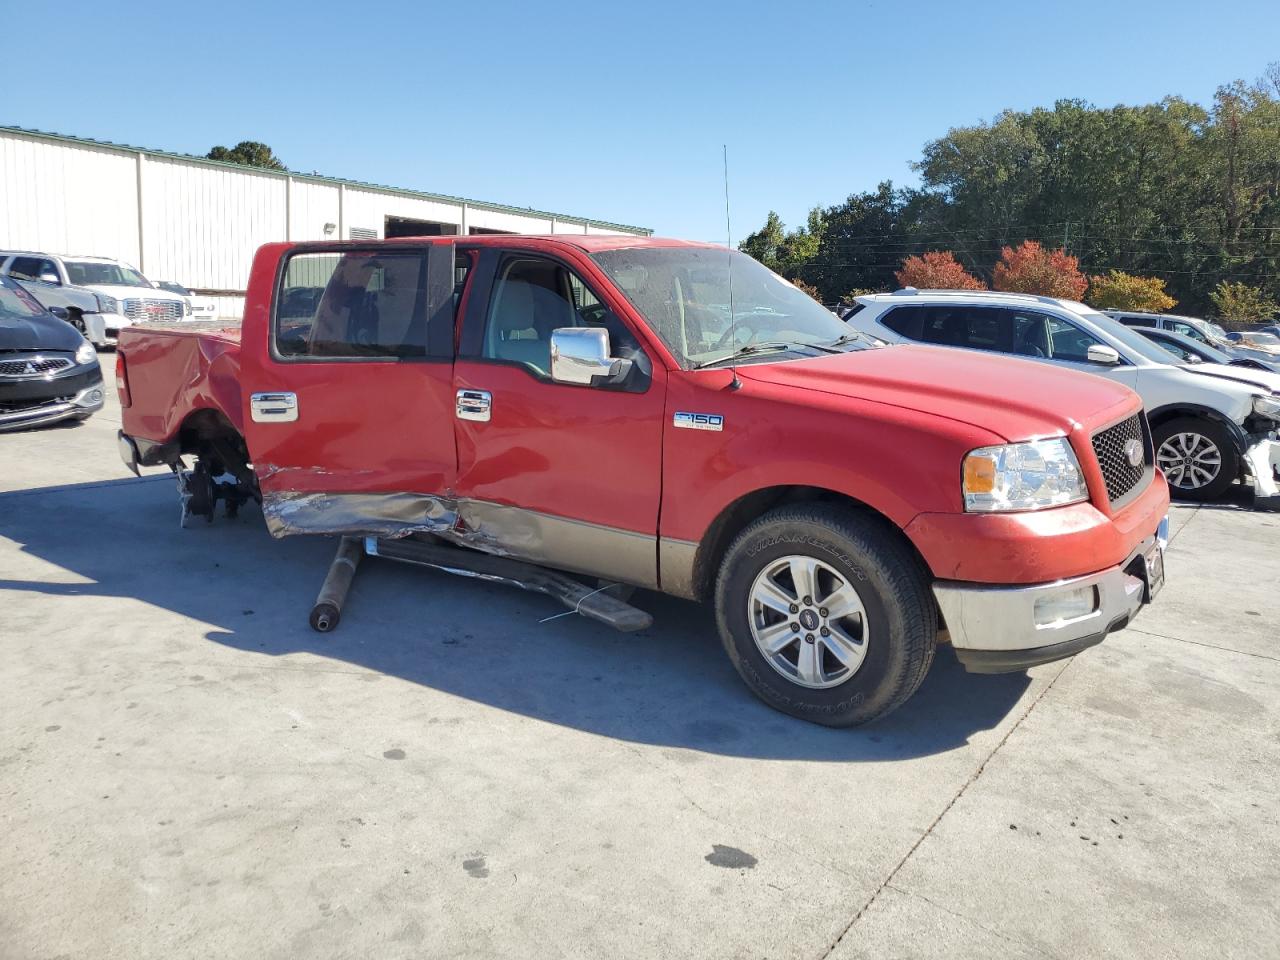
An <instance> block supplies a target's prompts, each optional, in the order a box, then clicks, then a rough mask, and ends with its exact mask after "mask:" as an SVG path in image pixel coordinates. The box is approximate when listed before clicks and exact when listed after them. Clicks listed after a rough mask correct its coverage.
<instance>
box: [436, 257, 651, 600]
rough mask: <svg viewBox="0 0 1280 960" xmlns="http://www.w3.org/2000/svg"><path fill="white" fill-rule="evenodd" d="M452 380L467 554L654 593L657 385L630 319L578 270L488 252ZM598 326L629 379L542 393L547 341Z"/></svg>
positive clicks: (547, 377)
mask: <svg viewBox="0 0 1280 960" xmlns="http://www.w3.org/2000/svg"><path fill="white" fill-rule="evenodd" d="M476 253H477V255H478V259H477V265H476V267H475V271H476V275H475V276H474V277H473V279H472V283H471V286H470V289H469V290H468V292H467V294H466V316H465V318H464V320H463V330H462V341H461V347H460V350H459V356H458V360H457V363H456V364H455V366H454V388H455V391H456V410H455V420H454V426H455V429H456V432H457V442H458V476H457V482H456V484H455V489H456V492H457V495H458V498H459V506H458V510H459V516H460V518H461V519H462V520H463V522H464V526H465V529H464V530H463V531H462V532H461V535H462V536H463V537H466V538H470V540H471V542H473V543H474V544H475V545H477V546H481V547H482V548H484V549H491V550H494V551H496V552H500V553H506V554H510V555H513V556H519V557H522V558H525V559H529V560H534V561H537V562H540V563H545V564H548V565H550V566H555V567H560V568H563V569H567V570H576V571H580V572H584V573H590V574H595V575H599V576H602V577H608V578H614V579H618V580H622V581H625V582H628V583H636V584H640V585H642V586H656V584H657V533H658V505H659V501H660V496H661V485H662V420H663V407H664V401H665V393H666V371H665V369H664V368H662V366H661V364H660V363H659V364H655V363H653V362H652V360H651V358H650V357H649V356H648V355H647V354H646V352H645V351H644V349H643V348H642V347H641V345H640V340H639V339H638V338H637V337H636V335H635V333H634V330H633V329H632V328H631V327H630V326H629V322H630V321H628V320H624V319H623V318H624V317H625V316H626V311H627V309H628V308H627V307H626V306H625V304H624V302H622V301H621V300H620V298H619V297H618V295H617V294H616V293H615V292H614V290H613V288H612V287H611V286H610V285H608V284H607V282H606V281H605V280H604V278H603V277H602V276H601V275H600V274H599V273H598V272H597V271H596V270H595V269H594V267H593V265H592V264H590V262H589V261H585V258H583V259H576V260H573V261H571V260H569V259H557V258H552V257H549V256H545V255H541V254H536V253H532V252H522V251H519V250H514V249H513V250H505V251H504V250H501V249H498V248H495V247H485V248H481V249H479V250H477V251H476ZM574 326H596V327H602V328H604V329H605V330H606V331H608V333H609V338H610V346H611V355H612V356H616V357H625V358H628V359H631V360H632V362H633V364H632V369H631V373H630V374H629V375H628V377H627V379H626V380H625V381H624V382H623V383H621V384H616V385H610V386H574V385H569V384H564V383H556V382H554V381H553V380H552V379H551V331H552V330H554V329H557V328H560V327H574Z"/></svg>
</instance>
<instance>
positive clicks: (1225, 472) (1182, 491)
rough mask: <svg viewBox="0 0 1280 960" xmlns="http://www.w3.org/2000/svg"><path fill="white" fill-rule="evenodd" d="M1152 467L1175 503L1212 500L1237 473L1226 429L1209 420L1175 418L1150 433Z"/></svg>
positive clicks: (1238, 464)
mask: <svg viewBox="0 0 1280 960" xmlns="http://www.w3.org/2000/svg"><path fill="white" fill-rule="evenodd" d="M1152 441H1153V442H1154V444H1155V448H1156V465H1157V466H1159V467H1160V469H1161V471H1162V472H1163V473H1164V475H1165V479H1166V480H1168V481H1169V493H1170V494H1172V495H1173V496H1174V497H1176V498H1177V499H1179V500H1196V501H1201V500H1214V499H1216V498H1217V497H1220V496H1221V495H1222V494H1223V492H1225V491H1226V489H1227V487H1229V486H1231V484H1232V483H1233V482H1234V481H1235V479H1236V477H1237V476H1238V475H1239V474H1240V455H1239V454H1238V453H1236V448H1235V445H1234V444H1232V442H1231V436H1230V435H1229V434H1228V433H1227V431H1226V428H1224V427H1223V426H1222V425H1221V424H1218V423H1214V422H1213V421H1212V420H1205V419H1202V418H1198V417H1179V418H1177V419H1175V420H1169V421H1167V422H1165V423H1162V424H1160V426H1158V427H1156V428H1155V429H1154V430H1153V431H1152Z"/></svg>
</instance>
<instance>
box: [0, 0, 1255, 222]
mask: <svg viewBox="0 0 1280 960" xmlns="http://www.w3.org/2000/svg"><path fill="white" fill-rule="evenodd" d="M56 9H57V12H56V14H49V15H48V16H46V17H45V19H50V17H51V18H52V19H50V22H49V24H48V26H49V28H50V29H49V30H46V29H45V28H43V27H39V28H36V29H35V30H33V31H31V32H28V31H27V29H26V27H22V28H21V29H20V28H19V25H18V24H16V23H15V22H14V10H12V9H11V10H10V15H9V17H8V18H7V27H8V29H7V31H6V34H7V35H6V38H5V55H4V59H3V64H2V65H0V78H3V89H4V91H5V97H4V105H3V106H0V123H3V124H12V125H18V126H24V127H35V128H38V129H43V130H52V131H56V132H59V133H68V134H74V135H79V136H88V137H95V138H98V139H105V140H113V141H117V142H123V143H129V144H134V145H137V146H146V147H154V148H156V149H163V150H173V151H177V152H182V153H194V154H203V153H205V152H206V151H207V150H208V149H209V147H211V146H212V145H214V144H215V143H221V144H225V145H228V146H229V145H231V144H234V143H235V142H237V141H239V140H261V141H264V142H266V143H268V144H270V145H271V146H272V147H273V148H274V149H275V151H276V153H277V154H278V155H279V156H280V157H281V158H282V159H283V160H284V162H285V163H286V164H287V165H288V166H289V167H290V168H291V169H295V170H302V171H308V172H310V171H313V170H314V171H319V172H321V173H324V174H328V175H331V176H339V177H349V178H352V179H356V180H368V181H373V182H376V183H385V184H391V185H394V186H403V187H412V188H417V189H421V190H428V191H433V192H437V193H449V194H456V195H460V196H464V197H471V198H474V199H481V200H490V201H496V202H504V203H512V204H517V205H521V206H534V207H538V208H541V209H546V210H553V211H557V212H562V213H568V214H577V215H581V216H590V217H596V218H600V219H606V220H614V221H620V222H623V223H632V224H638V225H642V226H648V227H652V228H654V229H655V230H656V231H658V232H659V233H660V234H666V235H673V236H681V237H689V238H693V239H701V240H710V239H719V238H722V237H723V236H724V207H723V202H724V198H723V185H722V180H721V144H726V143H727V144H728V146H729V166H730V171H729V173H730V181H731V187H732V200H733V233H734V238H735V240H737V239H740V238H741V237H742V236H743V235H744V234H745V233H747V232H749V231H750V230H752V229H755V228H756V227H757V226H758V225H759V224H760V223H761V222H763V220H764V217H765V214H766V213H767V212H768V211H769V210H770V209H776V210H777V211H778V212H779V213H780V214H781V215H782V216H783V219H784V220H786V221H787V222H788V224H791V223H795V222H797V221H800V220H802V219H803V217H804V215H805V212H806V211H807V210H808V209H809V207H811V206H814V205H818V204H821V205H827V204H832V203H836V202H839V201H840V200H842V199H843V198H844V197H845V196H846V195H848V194H849V193H852V192H856V191H860V190H864V189H870V188H872V187H874V186H875V184H876V183H877V182H879V181H880V180H883V179H893V180H894V181H895V182H899V183H900V182H912V181H913V174H912V172H911V170H910V167H909V163H910V161H912V160H914V159H917V158H918V157H919V155H920V148H921V147H922V146H923V144H924V143H925V142H926V141H928V140H930V139H932V138H935V137H937V136H940V135H942V134H944V133H945V132H946V130H947V129H948V128H949V127H951V126H956V125H967V124H971V123H974V122H976V121H979V120H983V119H989V118H991V117H992V116H993V115H995V114H996V113H997V112H999V111H1000V110H1002V109H1004V108H1015V109H1022V108H1030V107H1034V106H1037V105H1050V104H1052V103H1053V101H1054V100H1056V99H1059V98H1065V97H1080V98H1083V99H1086V100H1089V101H1092V102H1093V103H1096V104H1099V105H1111V104H1115V103H1145V102H1152V101H1156V100H1159V99H1160V98H1161V97H1163V96H1165V95H1168V94H1177V95H1180V96H1184V97H1187V98H1189V99H1192V100H1196V101H1199V102H1202V103H1204V102H1207V101H1208V100H1209V98H1210V97H1211V96H1212V95H1213V91H1214V89H1215V88H1216V87H1217V86H1218V85H1220V84H1223V83H1226V82H1228V81H1230V80H1233V79H1237V78H1243V79H1248V80H1252V79H1254V78H1255V77H1257V76H1258V75H1259V74H1260V73H1261V72H1262V70H1263V68H1264V67H1265V66H1266V64H1267V63H1268V62H1269V61H1273V60H1280V5H1278V4H1277V0H1228V2H1222V3H1215V4H1205V3H1197V2H1181V0H1144V2H1137V0H1109V2H1094V0H1077V2H1075V3H1070V4H1066V3H1052V4H1051V3H1048V2H1041V0H1024V2H1023V3H1021V4H1017V3H1011V2H1007V0H1006V2H1001V3H983V2H962V0H955V2H948V3H943V2H932V0H928V2H913V3H907V2H904V3H892V2H875V3H838V2H831V3H804V2H790V3H781V2H771V3H755V2H749V0H737V2H731V3H714V4H713V3H706V2H699V0H683V2H679V3H671V2H667V0H642V2H639V3H617V2H609V0H597V2H592V3H576V2H575V3H569V2H556V0H541V2H524V3H511V2H506V0H479V2H463V3H457V2H455V3H434V2H431V3H428V2H421V3H412V2H405V3H400V2H392V0H381V2H376V3H355V2H348V3H330V2H311V3H305V4H302V3H297V4H286V3H275V2H271V0H265V2H263V0H260V2H257V3H251V4H241V3H234V2H219V3H201V4H188V3H176V4H175V3H154V4H149V3H124V4H108V3H101V2H94V3H82V2H69V3H60V4H58V5H57V8H56ZM46 13H47V11H46ZM37 19H39V18H37ZM50 31H53V32H56V35H57V43H54V42H53V39H54V37H53V35H52V34H51V32H50ZM28 37H29V38H31V42H27V39H26V38H28ZM55 50H58V51H61V52H59V53H56V54H55V53H54V52H53V51H55Z"/></svg>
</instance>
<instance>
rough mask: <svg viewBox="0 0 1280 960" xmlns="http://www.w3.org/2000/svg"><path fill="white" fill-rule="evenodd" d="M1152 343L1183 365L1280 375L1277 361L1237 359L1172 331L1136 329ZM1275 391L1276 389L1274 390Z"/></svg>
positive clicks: (1279, 363) (1250, 358)
mask: <svg viewBox="0 0 1280 960" xmlns="http://www.w3.org/2000/svg"><path fill="white" fill-rule="evenodd" d="M1133 329H1134V330H1136V331H1138V333H1140V334H1142V335H1143V336H1144V337H1146V338H1147V339H1148V340H1150V341H1151V342H1152V343H1155V344H1156V345H1157V346H1160V347H1163V348H1164V349H1165V350H1168V351H1169V352H1170V353H1171V354H1173V355H1174V356H1175V357H1177V358H1178V359H1179V360H1181V361H1182V362H1183V363H1216V364H1221V365H1222V366H1229V367H1238V368H1241V369H1253V370H1265V371H1267V372H1269V373H1280V362H1278V361H1275V360H1259V359H1256V358H1254V357H1237V356H1234V355H1232V354H1230V353H1227V352H1226V351H1225V350H1219V349H1218V348H1217V347H1211V346H1209V344H1207V343H1205V342H1204V341H1203V340H1196V339H1194V338H1192V337H1184V336H1183V335H1182V334H1180V333H1174V332H1173V331H1172V330H1157V329H1155V328H1154V327H1134V328H1133ZM1273 389H1274V388H1273Z"/></svg>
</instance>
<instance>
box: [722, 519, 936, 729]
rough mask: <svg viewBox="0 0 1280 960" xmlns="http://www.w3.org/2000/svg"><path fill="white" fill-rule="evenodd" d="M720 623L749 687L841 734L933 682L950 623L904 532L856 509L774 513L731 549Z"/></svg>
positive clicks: (794, 713)
mask: <svg viewBox="0 0 1280 960" xmlns="http://www.w3.org/2000/svg"><path fill="white" fill-rule="evenodd" d="M715 603H716V621H717V624H718V626H719V628H720V638H721V640H722V642H723V643H724V647H725V650H726V652H727V653H728V654H729V659H730V660H731V661H732V662H733V665H734V667H735V668H736V669H737V671H738V673H739V675H740V676H741V677H742V679H743V680H744V681H745V682H746V684H747V686H748V687H750V688H751V690H752V691H753V692H754V693H755V694H756V695H757V696H758V697H760V699H762V700H763V701H764V702H765V703H767V704H769V705H770V706H771V707H774V708H775V709H777V710H781V711H782V712H783V713H788V714H791V715H792V716H794V717H799V718H801V719H803V720H810V721H812V722H814V723H821V724H825V725H827V726H832V727H849V726H854V725H856V724H860V723H866V722H868V721H870V720H875V719H877V718H879V717H883V716H884V715H885V714H887V713H889V712H891V711H892V710H895V709H896V708H897V707H899V706H901V705H902V704H903V703H904V702H906V700H907V699H908V698H909V697H910V696H911V695H912V694H913V693H915V691H916V688H917V687H919V686H920V683H921V681H922V680H924V676H925V674H926V673H927V672H928V670H929V665H930V664H931V663H932V662H933V654H934V650H935V648H936V644H937V629H938V616H937V607H936V606H935V603H934V599H933V595H932V594H931V593H930V591H929V586H928V583H927V580H926V576H925V572H924V570H923V569H922V568H921V565H920V563H919V561H918V560H917V559H916V557H915V556H914V554H912V552H911V551H910V549H909V548H908V546H907V545H906V543H905V542H904V541H903V539H902V535H901V533H899V532H898V531H897V530H896V529H895V528H893V527H892V526H890V525H889V524H888V523H887V522H885V521H884V520H881V519H880V518H878V517H875V516H872V515H869V514H865V513H862V512H859V511H857V510H854V509H852V508H848V507H842V506H835V505H829V504H800V505H796V506H791V507H782V508H779V509H777V510H774V511H771V512H770V513H768V514H765V515H764V516H763V517H761V518H760V519H759V520H757V521H755V522H754V523H752V524H751V525H750V526H748V527H747V528H746V529H745V530H743V531H742V532H741V533H740V534H739V535H738V536H737V538H736V539H735V540H734V541H733V543H732V544H731V545H730V547H729V549H728V551H727V552H726V554H725V558H724V562H723V564H722V565H721V567H720V573H719V576H718V578H717V581H716V595H715Z"/></svg>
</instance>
